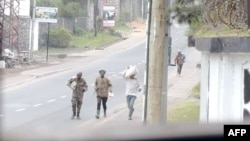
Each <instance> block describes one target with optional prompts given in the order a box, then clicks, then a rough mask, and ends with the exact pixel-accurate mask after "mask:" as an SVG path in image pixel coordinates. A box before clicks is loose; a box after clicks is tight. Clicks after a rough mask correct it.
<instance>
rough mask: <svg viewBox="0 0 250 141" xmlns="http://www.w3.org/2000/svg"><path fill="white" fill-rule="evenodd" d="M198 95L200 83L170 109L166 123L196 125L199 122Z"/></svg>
mask: <svg viewBox="0 0 250 141" xmlns="http://www.w3.org/2000/svg"><path fill="white" fill-rule="evenodd" d="M199 94H200V83H198V84H197V85H195V86H194V87H193V89H192V91H191V94H190V95H189V97H188V98H187V99H186V100H184V101H181V102H180V103H178V104H177V105H175V106H173V107H171V108H170V109H169V110H168V113H167V121H168V122H170V123H187V122H192V123H198V122H199V110H200V109H199V107H200V103H199Z"/></svg>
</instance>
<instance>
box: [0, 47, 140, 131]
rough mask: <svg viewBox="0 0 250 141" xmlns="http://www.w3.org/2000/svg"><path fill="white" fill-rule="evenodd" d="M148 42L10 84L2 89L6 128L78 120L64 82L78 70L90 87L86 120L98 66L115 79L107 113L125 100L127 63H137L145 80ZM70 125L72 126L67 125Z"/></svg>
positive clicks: (90, 113)
mask: <svg viewBox="0 0 250 141" xmlns="http://www.w3.org/2000/svg"><path fill="white" fill-rule="evenodd" d="M144 52H145V43H142V44H139V45H137V46H136V47H133V48H129V49H127V50H124V51H122V52H119V53H116V54H114V55H110V56H107V57H105V58H101V59H98V60H96V61H94V62H93V63H91V64H88V65H83V66H79V67H78V68H76V69H73V70H69V71H65V72H60V73H57V74H54V75H50V76H46V77H43V78H38V79H34V80H32V81H29V82H27V83H24V84H21V85H18V86H15V87H11V88H7V89H4V90H3V91H2V96H3V101H2V108H3V117H2V119H3V120H2V123H3V126H2V127H3V129H4V130H5V129H6V130H9V129H10V130H12V129H18V128H19V129H23V128H32V129H34V128H51V127H58V128H59V127H61V126H63V127H66V128H70V127H71V126H75V125H76V124H78V123H79V122H77V121H76V122H69V121H70V120H71V119H70V116H71V106H70V105H71V103H70V98H71V90H70V89H69V88H68V87H66V86H65V82H66V81H67V80H68V79H69V78H70V77H72V76H73V75H74V74H75V73H77V72H78V71H82V72H83V77H84V78H85V79H86V81H87V83H88V85H89V90H88V92H87V93H85V96H84V102H83V109H82V112H81V116H82V120H81V122H87V121H88V120H89V119H92V118H93V117H94V116H95V112H96V97H95V95H94V92H93V84H94V80H95V78H96V77H97V76H99V73H98V70H99V69H105V70H107V74H106V76H107V77H108V78H110V80H111V82H112V83H113V91H114V93H115V97H114V98H110V99H109V101H108V114H109V113H112V111H114V110H115V109H117V106H119V105H120V104H121V103H124V98H125V97H124V86H125V83H124V81H123V80H122V77H121V73H120V72H121V71H123V70H124V69H125V67H126V66H127V65H130V64H133V65H137V66H138V68H139V70H140V71H141V73H139V75H138V78H139V79H141V80H143V73H142V72H143V70H144V66H145V61H144ZM68 126H69V127H68Z"/></svg>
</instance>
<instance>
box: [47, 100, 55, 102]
mask: <svg viewBox="0 0 250 141" xmlns="http://www.w3.org/2000/svg"><path fill="white" fill-rule="evenodd" d="M54 101H56V99H50V100H48V102H54Z"/></svg>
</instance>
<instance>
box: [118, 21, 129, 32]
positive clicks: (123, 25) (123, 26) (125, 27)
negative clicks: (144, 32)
mask: <svg viewBox="0 0 250 141" xmlns="http://www.w3.org/2000/svg"><path fill="white" fill-rule="evenodd" d="M114 30H126V31H127V30H130V27H129V26H128V25H127V24H126V23H125V22H122V21H117V22H115V27H114Z"/></svg>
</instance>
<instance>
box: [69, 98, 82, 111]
mask: <svg viewBox="0 0 250 141" xmlns="http://www.w3.org/2000/svg"><path fill="white" fill-rule="evenodd" d="M71 102H72V110H73V114H74V115H76V112H77V114H79V113H80V110H81V107H82V99H79V98H72V99H71Z"/></svg>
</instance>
